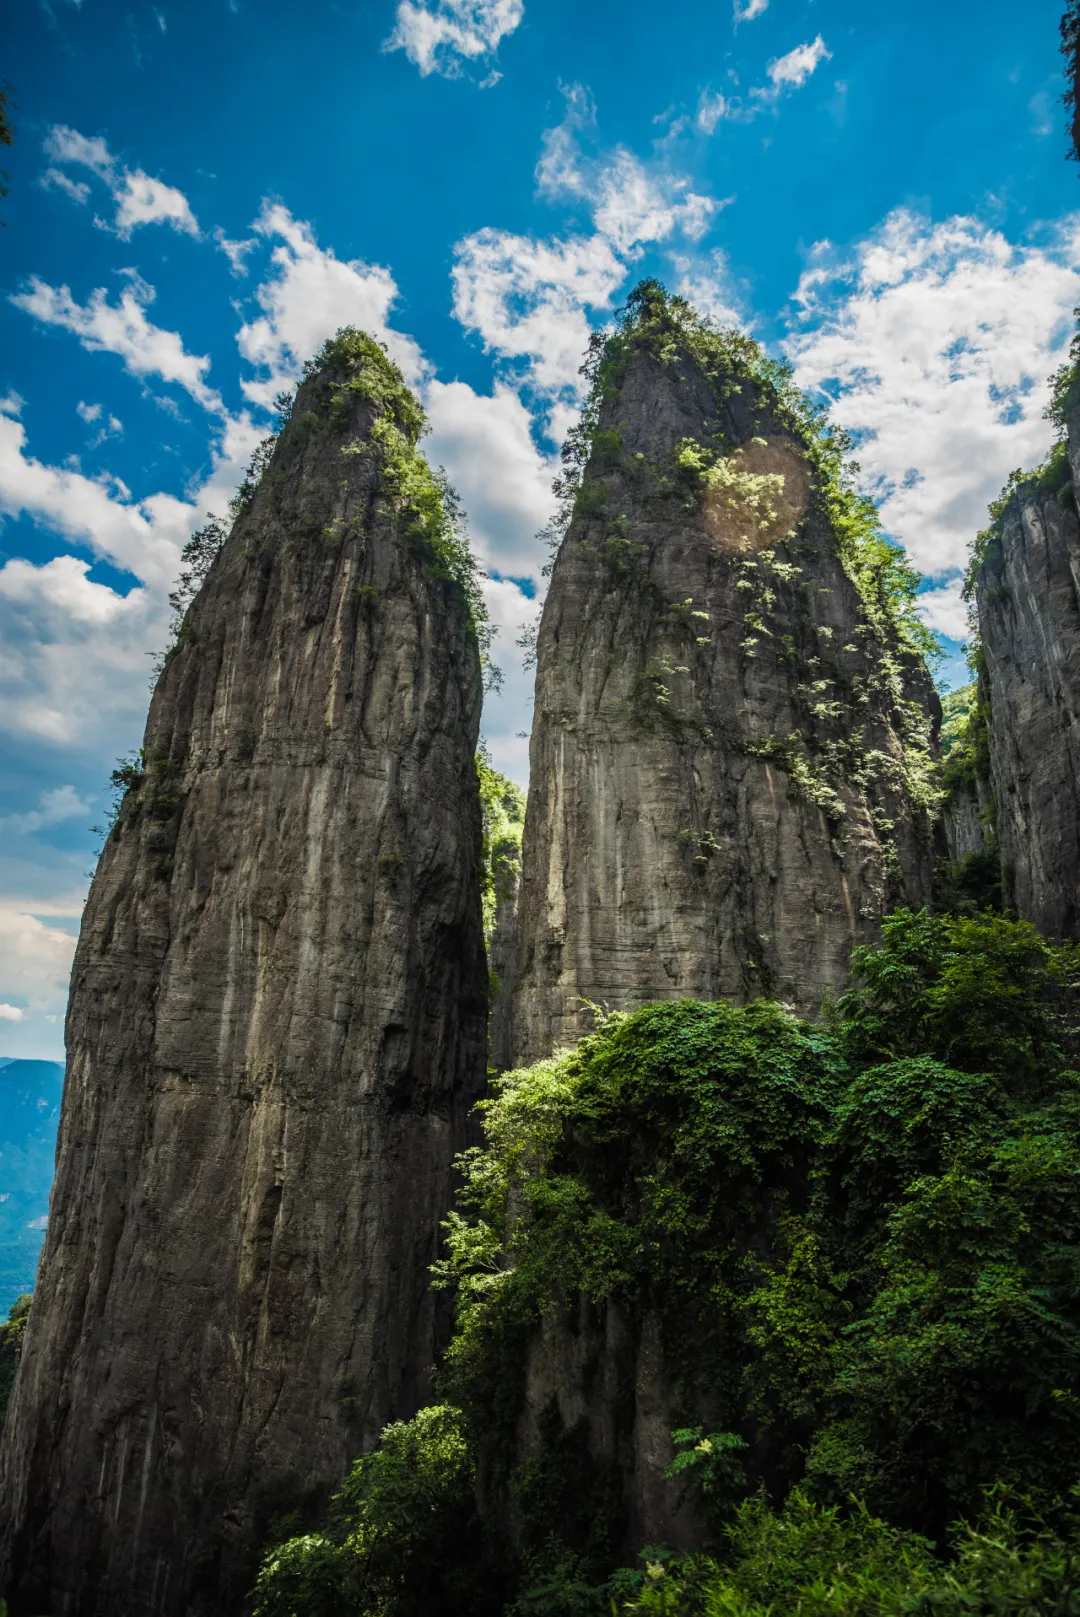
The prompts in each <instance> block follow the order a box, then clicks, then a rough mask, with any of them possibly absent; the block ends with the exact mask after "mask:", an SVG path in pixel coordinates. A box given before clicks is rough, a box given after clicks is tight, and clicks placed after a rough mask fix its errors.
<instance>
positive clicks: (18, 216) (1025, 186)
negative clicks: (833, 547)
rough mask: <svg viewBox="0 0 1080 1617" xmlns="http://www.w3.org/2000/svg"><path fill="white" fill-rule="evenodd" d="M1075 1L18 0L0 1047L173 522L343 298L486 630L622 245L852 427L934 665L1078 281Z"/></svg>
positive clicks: (635, 273)
mask: <svg viewBox="0 0 1080 1617" xmlns="http://www.w3.org/2000/svg"><path fill="white" fill-rule="evenodd" d="M1059 8H1060V0H1052V3H1050V0H1028V4H1027V5H1026V6H1024V7H1018V6H1016V5H1015V3H1012V0H984V3H983V4H981V5H980V6H979V7H978V8H976V7H974V6H973V5H971V4H970V3H969V0H964V3H960V0H936V3H933V4H931V3H929V0H900V3H898V4H896V5H893V6H891V7H877V6H867V5H866V4H865V0H863V3H861V4H858V5H856V4H854V3H853V0H737V3H736V4H735V6H734V9H733V6H732V3H731V0H714V3H710V4H703V3H701V0H671V3H669V4H667V5H665V6H663V7H659V6H655V5H650V6H644V5H636V6H635V5H633V4H631V5H629V6H627V5H626V4H621V5H618V6H616V5H614V4H609V3H607V0H593V3H591V4H587V5H582V4H580V0H579V3H577V4H571V3H570V0H524V4H522V0H400V3H399V0H379V3H362V4H356V3H354V4H343V3H340V0H335V3H330V0H307V3H306V4H304V5H300V4H299V3H297V0H258V3H257V4H256V3H255V0H186V3H185V5H183V6H178V5H176V4H174V3H173V0H160V3H159V4H145V3H144V0H125V3H124V4H118V3H114V0H79V3H77V4H76V3H75V0H28V3H26V4H24V5H23V6H21V7H19V8H17V14H15V15H13V16H9V18H8V19H7V21H8V47H7V51H6V56H5V72H6V74H7V77H8V79H9V81H10V83H11V86H12V89H13V92H14V98H15V100H16V101H17V103H18V106H17V111H16V113H15V123H16V143H15V145H14V147H13V148H12V149H11V151H10V154H8V156H7V159H6V161H7V163H8V165H9V167H10V170H11V180H10V195H9V196H8V198H7V199H6V201H4V202H3V203H2V204H0V217H3V218H4V219H5V220H6V228H5V229H4V230H3V232H2V233H0V264H2V266H3V269H2V274H0V399H2V400H3V401H4V403H3V412H2V413H0V749H2V753H3V766H4V767H3V769H2V770H0V1054H5V1055H42V1056H53V1057H56V1056H60V1055H61V1054H62V1021H63V1007H64V999H65V995H66V979H67V973H68V970H69V966H70V957H71V950H72V947H73V938H74V934H75V932H76V931H77V927H78V916H79V912H80V908H81V904H82V901H83V898H84V896H85V891H86V886H87V872H88V870H89V868H90V867H91V865H92V862H93V858H94V847H95V843H96V839H95V837H94V836H93V834H92V833H91V830H90V828H91V826H92V825H94V824H95V823H99V822H100V820H101V819H102V817H103V815H104V813H105V812H106V808H107V792H106V790H105V783H106V781H107V778H108V773H109V770H110V768H111V767H112V764H113V761H114V760H115V759H116V758H117V757H118V756H120V755H121V754H125V753H127V752H129V751H130V750H131V749H132V748H133V747H134V746H136V745H137V744H138V741H139V738H140V734H141V729H142V723H143V718H144V715H145V708H146V702H147V697H148V681H149V677H150V659H151V656H152V654H153V653H154V652H155V651H158V650H160V648H161V646H162V645H163V643H164V640H165V635H166V623H167V617H168V610H167V604H166V596H167V594H168V591H169V588H170V587H171V584H172V581H173V579H174V577H175V573H176V568H177V559H178V555H179V549H180V546H181V545H182V544H183V541H184V539H185V538H186V536H187V534H188V533H190V531H191V530H192V528H193V527H194V526H196V525H197V524H198V522H199V520H200V518H201V517H202V516H203V515H204V514H205V513H206V512H208V511H219V512H220V511H223V510H224V507H225V504H226V502H227V500H228V497H229V493H230V491H231V489H232V488H233V487H234V486H235V484H236V482H237V481H238V480H239V478H240V476H241V475H242V471H243V467H244V465H245V464H246V461H247V459H248V456H249V455H250V452H251V449H252V448H253V446H254V444H255V443H256V442H257V441H258V439H259V438H260V437H261V436H262V435H263V434H264V432H265V431H266V430H267V428H268V425H269V417H268V412H267V406H268V404H269V403H270V401H271V400H272V398H273V395H274V394H275V393H276V392H277V391H278V390H279V389H280V388H281V387H283V386H287V385H288V384H289V383H290V381H291V380H292V379H293V378H294V377H295V375H296V373H297V370H298V368H299V366H300V365H301V364H302V362H303V360H304V359H306V358H307V357H308V356H309V354H310V353H311V352H313V351H314V350H315V349H316V348H317V347H318V345H319V343H320V342H321V341H322V339H323V338H324V337H325V336H327V335H329V334H331V333H332V332H333V331H334V330H335V329H336V328H337V327H338V326H340V325H342V324H345V323H353V324H360V325H366V326H368V327H369V328H370V329H373V330H375V331H376V333H377V334H378V335H380V336H382V337H383V338H384V339H385V340H386V341H387V343H388V345H389V346H390V348H391V351H392V352H393V353H394V354H395V357H397V358H398V359H399V361H400V362H401V364H402V365H403V367H404V369H405V370H406V373H407V374H408V376H409V377H410V379H411V380H412V381H413V382H414V384H415V385H416V386H417V387H418V389H419V391H420V392H421V393H422V395H423V396H424V399H425V403H426V405H427V408H428V413H429V417H430V419H431V422H432V435H431V439H430V441H429V444H428V446H427V447H428V449H429V452H430V454H431V455H432V458H433V459H435V460H436V461H441V462H443V463H444V464H445V465H446V467H447V469H448V471H449V472H450V475H451V477H452V479H453V480H454V482H455V483H456V484H457V486H458V488H459V490H460V491H461V493H462V496H463V498H464V502H465V506H466V509H467V511H468V514H469V518H470V524H471V528H472V533H473V538H474V543H475V545H476V547H477V549H478V551H479V553H480V555H481V557H482V559H483V562H484V565H485V566H486V567H487V569H488V571H489V574H490V581H489V584H488V592H489V602H490V606H491V610H492V614H493V617H494V619H495V621H496V622H497V624H498V625H499V628H500V635H499V639H498V641H497V644H496V651H497V655H498V657H499V660H500V661H501V663H502V664H503V667H504V670H505V673H506V680H505V686H504V690H503V693H502V695H501V696H496V697H492V698H490V699H489V704H488V707H487V709H486V711H485V719H484V729H485V732H486V735H487V737H488V740H489V743H490V745H491V748H492V751H493V753H494V755H495V757H496V760H497V761H498V762H500V763H501V764H502V766H503V767H504V768H506V769H507V770H508V771H509V772H511V773H513V774H515V775H516V776H517V777H518V778H519V779H524V775H525V769H526V743H525V741H524V739H523V738H522V734H521V732H523V731H525V730H527V728H528V724H529V716H530V714H529V699H530V689H529V687H530V683H531V677H530V676H529V675H526V674H525V673H524V672H523V671H522V669H521V667H520V653H519V652H518V651H517V649H516V647H515V645H514V640H515V638H516V636H517V634H518V633H519V626H520V625H521V624H523V623H526V622H528V621H530V620H531V619H532V618H533V617H534V615H535V613H536V610H537V607H538V603H539V600H540V598H541V595H542V590H543V579H542V577H541V573H540V568H541V565H542V562H543V559H544V553H543V550H542V547H541V546H540V545H538V544H537V542H536V540H535V538H534V535H535V532H536V530H537V529H538V528H539V527H540V526H542V525H543V523H544V521H545V519H546V517H547V515H548V513H549V509H550V505H551V500H550V494H549V484H550V478H551V475H552V470H553V466H552V461H553V457H554V455H555V451H556V449H557V445H558V442H559V441H560V439H561V437H562V435H563V433H564V432H565V430H566V428H567V426H568V425H569V424H570V423H571V422H572V420H573V418H574V412H575V409H576V408H577V404H578V402H579V394H578V387H579V378H578V376H577V366H578V364H579V363H580V355H581V351H582V349H583V347H584V344H585V341H586V339H587V336H588V332H589V331H590V329H592V328H595V327H597V326H602V325H603V324H605V323H606V322H607V321H608V320H610V318H611V315H612V312H613V310H614V309H615V308H616V307H617V306H618V304H619V302H620V301H621V299H622V297H623V296H624V295H625V292H626V291H627V290H628V289H629V287H630V286H631V285H632V284H633V283H634V281H635V280H637V279H638V278H639V277H640V276H641V275H643V274H655V275H658V276H660V277H661V278H662V279H663V280H664V281H665V282H666V283H667V284H668V285H669V286H671V287H673V288H676V289H678V290H682V291H685V292H686V293H687V295H689V296H691V297H692V298H693V299H694V300H695V301H697V302H698V303H699V304H700V305H701V306H703V307H705V308H707V309H709V310H710V311H711V312H713V313H714V314H716V315H717V316H718V317H719V318H721V319H726V320H733V321H737V322H738V323H740V324H742V325H744V326H746V327H748V328H749V329H750V330H751V331H752V332H753V333H754V334H755V335H756V336H758V337H759V338H760V339H761V340H762V341H764V342H765V343H766V344H767V345H768V346H769V347H770V349H772V350H773V351H774V352H777V353H781V352H784V353H787V354H788V356H789V357H790V358H791V359H792V361H793V362H794V364H795V366H796V371H797V374H798V376H799V378H800V380H802V381H803V382H804V384H805V385H807V386H809V387H811V388H813V389H815V390H817V391H818V392H819V393H820V395H821V397H822V398H824V399H826V400H828V401H829V402H830V404H831V407H832V409H833V411H834V414H835V416H836V418H837V419H838V420H839V421H841V422H842V423H843V424H845V425H846V426H847V427H848V428H849V429H850V430H852V431H854V432H855V434H856V436H857V438H858V440H859V442H860V460H861V463H862V467H863V474H864V478H865V482H866V486H867V488H868V489H869V490H870V491H871V492H872V493H874V495H875V496H876V497H877V498H878V499H879V501H880V503H881V509H882V514H883V518H884V520H885V523H886V526H887V528H888V530H889V531H890V533H892V534H893V535H894V536H895V537H896V538H897V539H898V540H899V541H901V542H903V543H904V544H905V545H906V547H907V549H908V552H909V554H910V555H911V557H912V559H913V560H914V562H915V563H916V565H917V566H918V567H919V568H920V569H921V570H922V572H923V573H924V574H925V575H926V576H927V579H928V585H927V591H926V595H925V602H926V612H927V616H928V620H929V621H930V622H931V623H932V624H933V625H934V626H935V627H936V628H937V629H939V630H940V631H943V632H944V633H946V634H947V635H948V636H949V638H948V640H947V649H948V650H949V653H950V660H949V662H948V664H947V665H946V674H947V677H949V678H952V679H953V680H955V679H956V678H957V677H959V676H960V675H961V671H962V664H961V663H960V661H959V658H958V647H959V639H960V638H961V637H962V635H963V632H964V627H963V626H964V614H963V607H962V603H961V602H960V600H959V594H958V586H957V578H958V574H959V571H960V569H961V568H962V567H963V563H964V556H965V551H966V547H967V544H968V542H969V540H970V538H971V537H972V535H973V534H974V532H975V531H976V530H977V528H978V527H979V526H980V524H981V521H982V518H983V516H984V514H985V508H986V504H987V502H988V501H989V499H991V498H992V497H993V496H994V495H995V494H996V493H997V492H998V490H999V489H1000V487H1001V484H1002V482H1003V481H1004V478H1005V477H1006V476H1007V474H1008V472H1009V471H1010V470H1011V469H1012V468H1013V467H1014V466H1017V465H1031V464H1034V463H1036V462H1037V461H1039V460H1040V459H1041V458H1042V457H1043V455H1044V454H1045V452H1046V449H1047V447H1048V445H1049V430H1048V428H1047V426H1046V424H1045V422H1044V421H1043V420H1042V418H1041V414H1042V409H1043V407H1044V404H1045V397H1046V394H1045V378H1046V376H1047V374H1048V373H1049V372H1050V371H1051V370H1052V369H1053V368H1054V367H1055V365H1057V364H1058V363H1060V361H1061V358H1062V355H1063V351H1064V348H1065V346H1066V345H1067V341H1068V336H1069V332H1070V314H1071V310H1072V309H1073V307H1074V306H1075V305H1076V304H1077V303H1080V250H1078V249H1080V212H1078V211H1077V210H1078V203H1080V191H1078V189H1077V178H1078V176H1077V171H1076V169H1075V167H1074V165H1071V164H1070V163H1068V162H1067V161H1066V158H1065V150H1066V142H1065V134H1064V111H1063V109H1062V107H1061V106H1060V104H1059V97H1060V91H1061V77H1060V65H1061V64H1060V58H1059V56H1058V54H1057V20H1058V13H1059Z"/></svg>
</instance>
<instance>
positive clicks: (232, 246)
mask: <svg viewBox="0 0 1080 1617" xmlns="http://www.w3.org/2000/svg"><path fill="white" fill-rule="evenodd" d="M214 240H215V241H216V242H217V244H218V246H219V247H220V248H221V251H222V252H223V253H224V254H225V257H226V258H227V259H228V260H229V267H230V268H231V270H232V272H233V274H234V275H241V276H242V275H246V274H247V265H246V264H245V263H244V260H245V258H246V257H247V255H248V253H250V252H251V250H252V248H253V247H257V246H258V245H259V240H258V237H257V236H248V237H247V238H246V239H245V240H244V241H230V240H229V237H228V236H227V235H226V234H225V232H224V231H223V230H222V229H221V227H220V225H219V226H218V228H217V229H216V230H215V231H214Z"/></svg>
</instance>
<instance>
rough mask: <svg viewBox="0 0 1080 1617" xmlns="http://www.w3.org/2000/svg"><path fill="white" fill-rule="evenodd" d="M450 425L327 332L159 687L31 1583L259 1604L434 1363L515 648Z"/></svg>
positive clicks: (135, 801) (42, 1325) (91, 1038)
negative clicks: (263, 1565)
mask: <svg viewBox="0 0 1080 1617" xmlns="http://www.w3.org/2000/svg"><path fill="white" fill-rule="evenodd" d="M421 424H422V418H421V417H420V414H419V411H418V408H417V406H416V405H415V404H414V403H413V401H412V399H411V397H410V396H409V394H408V393H407V391H406V390H405V389H404V387H403V385H402V384H401V379H400V376H398V375H397V374H396V373H395V371H394V368H393V367H392V366H391V365H390V364H389V362H388V361H387V360H386V358H385V356H384V355H383V354H382V352H381V350H379V349H378V347H377V346H376V345H375V344H374V343H372V342H370V341H369V340H368V339H366V338H364V337H362V336H361V334H359V333H343V334H341V335H340V336H339V338H338V339H337V340H336V342H335V343H333V344H330V345H328V348H327V351H326V353H325V355H324V358H323V361H322V363H321V364H320V366H319V367H318V368H317V369H316V370H315V372H314V374H313V375H312V377H311V378H310V379H309V380H308V381H306V382H305V383H304V385H303V386H302V387H301V389H300V392H299V394H298V397H297V400H296V403H295V406H294V409H293V412H292V418H291V421H290V422H289V424H288V425H287V426H286V427H285V430H284V431H283V433H282V436H281V438H280V439H279V441H278V443H277V446H276V449H275V450H274V453H273V457H272V459H271V461H270V464H269V469H268V471H267V472H266V473H265V475H264V476H263V478H262V481H261V484H260V486H259V487H258V489H257V491H254V497H253V499H252V500H251V502H250V504H249V506H248V509H247V510H246V512H245V513H244V514H243V515H242V516H241V517H240V518H239V520H238V521H237V522H236V524H235V526H234V529H233V532H232V535H231V537H230V538H229V540H228V542H227V543H226V544H225V546H224V549H223V550H222V552H221V553H220V555H219V556H218V557H217V559H216V561H215V563H214V565H213V568H212V571H211V573H210V577H209V579H208V581H207V583H206V585H205V587H204V588H203V590H202V592H201V593H200V595H199V596H198V598H197V599H196V601H195V603H194V605H193V607H192V608H191V610H190V612H189V613H188V616H187V619H186V622H185V624H184V627H183V629H182V631H181V636H180V640H179V643H178V645H177V646H176V648H175V650H174V652H173V653H172V655H171V657H170V659H169V661H168V663H167V666H166V668H165V670H164V672H163V673H162V676H161V678H160V680H159V682H158V686H157V689H156V691H155V693H154V698H153V702H152V705H151V709H150V716H149V721H148V724H147V730H146V742H145V751H144V756H143V763H142V765H141V768H140V771H139V773H138V775H137V776H136V777H134V778H133V779H132V782H131V786H130V789H129V790H128V792H127V795H126V797H125V799H124V801H123V804H122V807H121V809H120V812H119V816H118V818H117V820H116V823H115V825H114V827H113V829H112V832H111V834H110V836H109V838H108V841H107V843H106V846H105V849H104V851H103V854H102V858H101V862H100V865H99V868H98V872H97V875H96V877H95V879H94V884H93V888H92V890H91V895H90V900H89V903H88V905H87V910H86V916H85V920H84V923H83V928H82V935H81V938H80V941H79V947H78V951H77V954H76V959H75V966H74V976H73V986H72V999H71V1007H70V1012H69V1018H68V1025H67V1046H68V1076H67V1087H66V1092H65V1098H64V1106H63V1115H62V1121H61V1130H60V1143H59V1156H58V1168H57V1179H56V1185H55V1190H54V1195H53V1201H52V1212H51V1220H50V1225H49V1232H48V1239H47V1244H46V1248H45V1254H44V1259H43V1263H42V1267H41V1271H40V1277H39V1284H38V1290H37V1293H36V1295H35V1299H34V1308H33V1319H32V1323H31V1325H30V1328H29V1332H28V1337H27V1343H26V1351H25V1356H24V1359H23V1363H22V1369H21V1374H20V1376H19V1381H18V1385H17V1388H16V1391H15V1395H14V1401H13V1405H12V1409H11V1411H10V1414H9V1420H8V1426H7V1430H6V1440H5V1448H4V1456H3V1510H4V1549H5V1561H6V1583H5V1589H6V1593H7V1596H8V1600H9V1605H10V1609H11V1610H12V1611H13V1612H40V1611H46V1610H47V1611H49V1612H51V1613H52V1614H53V1617H68V1614H75V1613H78V1614H80V1617H82V1614H89V1613H95V1614H97V1613H100V1614H102V1617H104V1614H106V1613H108V1617H127V1614H130V1617H136V1614H138V1617H151V1614H166V1613H185V1614H187V1613H203V1612H205V1613H213V1614H215V1617H217V1614H221V1613H227V1612H231V1611H233V1610H237V1609H239V1606H240V1604H241V1601H242V1597H243V1595H244V1593H245V1591H246V1588H247V1586H248V1583H249V1578H250V1573H251V1555H252V1550H253V1547H256V1546H255V1542H254V1541H255V1539H256V1538H257V1535H258V1532H259V1530H260V1524H262V1525H265V1522H266V1520H267V1518H268V1517H269V1516H271V1515H273V1514H275V1513H277V1512H279V1511H281V1510H282V1509H289V1508H291V1506H292V1505H293V1504H294V1503H295V1501H296V1500H297V1498H298V1497H300V1496H302V1495H303V1493H304V1492H305V1490H307V1491H317V1490H318V1489H319V1488H320V1487H322V1486H325V1485H326V1484H327V1483H332V1484H336V1483H337V1482H338V1481H340V1478H341V1475H342V1473H343V1470H344V1468H345V1467H346V1465H347V1463H348V1461H349V1460H350V1458H351V1457H353V1456H354V1455H355V1454H356V1453H357V1452H359V1450H360V1449H361V1448H362V1447H363V1446H364V1445H365V1443H370V1441H371V1440H372V1439H373V1438H374V1436H375V1435H376V1433H377V1431H378V1430H379V1428H380V1427H381V1426H382V1424H383V1423H384V1422H385V1421H387V1420H388V1419H390V1418H393V1417H395V1416H398V1415H403V1414H404V1415H408V1414H410V1413H411V1412H412V1410H413V1409H414V1408H415V1406H416V1405H417V1403H418V1401H419V1400H420V1399H421V1396H422V1394H423V1392H424V1390H425V1386H426V1379H427V1373H428V1368H429V1365H430V1363H431V1360H432V1356H433V1332H434V1328H435V1320H434V1318H433V1307H432V1300H431V1296H430V1294H429V1290H428V1286H427V1269H428V1265H429V1264H430V1262H431V1261H432V1259H433V1257H434V1256H435V1253H436V1250H437V1246H438V1238H439V1230H438V1225H439V1219H440V1217H441V1215H442V1214H443V1212H444V1209H445V1207H446V1204H447V1201H448V1196H449V1178H450V1164H451V1159H452V1157H453V1155H454V1153H455V1152H456V1151H457V1150H459V1149H460V1148H461V1146H462V1145H463V1143H464V1120H465V1116H466V1113H467V1111H468V1109H469V1107H470V1106H471V1104H472V1103H473V1101H474V1100H475V1098H476V1095H477V1093H478V1090H479V1087H480V1085H481V1083H482V1081H483V1073H484V1040H485V1010H486V995H485V978H484V971H485V967H484V957H483V941H482V931H481V914H480V874H479V860H480V810H479V800H478V794H477V784H476V775H475V770H474V763H473V753H474V748H475V745H476V738H477V728H478V720H479V711H480V700H481V682H480V667H479V659H478V653H477V646H476V639H475V635H474V634H473V633H472V631H471V628H470V608H469V604H468V593H469V592H468V589H467V588H465V587H463V584H462V582H461V578H462V576H465V583H466V585H467V583H468V578H467V576H466V575H467V561H466V560H465V557H464V555H463V552H462V543H461V540H460V538H459V537H458V536H457V534H456V533H455V531H454V530H453V527H452V524H451V523H450V522H449V520H448V519H447V516H446V510H445V507H444V505H443V502H442V499H441V494H440V490H439V488H438V486H437V485H436V483H435V482H434V481H433V479H432V477H431V474H430V473H429V472H428V471H427V468H426V466H425V465H424V463H423V462H422V460H421V459H420V457H419V456H418V455H416V454H415V451H414V449H413V444H414V442H415V438H416V436H417V433H418V431H419V429H420V426H421ZM455 574H456V575H458V576H457V578H455Z"/></svg>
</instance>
